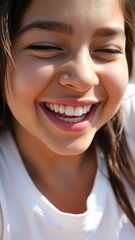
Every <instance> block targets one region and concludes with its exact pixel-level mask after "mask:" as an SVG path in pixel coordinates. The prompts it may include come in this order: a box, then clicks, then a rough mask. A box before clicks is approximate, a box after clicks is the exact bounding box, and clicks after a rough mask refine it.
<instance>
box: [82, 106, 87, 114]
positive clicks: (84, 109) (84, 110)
mask: <svg viewBox="0 0 135 240" xmlns="http://www.w3.org/2000/svg"><path fill="white" fill-rule="evenodd" d="M85 113H87V106H84V107H83V114H85Z"/></svg>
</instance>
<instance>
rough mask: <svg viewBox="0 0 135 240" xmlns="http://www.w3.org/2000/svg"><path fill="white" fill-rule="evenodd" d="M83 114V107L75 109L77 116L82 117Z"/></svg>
mask: <svg viewBox="0 0 135 240" xmlns="http://www.w3.org/2000/svg"><path fill="white" fill-rule="evenodd" d="M82 114H83V110H82V107H77V108H75V116H81V115H82Z"/></svg>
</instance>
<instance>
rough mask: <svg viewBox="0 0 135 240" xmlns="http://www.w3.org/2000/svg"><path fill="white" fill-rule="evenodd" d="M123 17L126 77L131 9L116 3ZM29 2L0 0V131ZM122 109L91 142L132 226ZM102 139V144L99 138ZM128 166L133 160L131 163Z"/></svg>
mask: <svg viewBox="0 0 135 240" xmlns="http://www.w3.org/2000/svg"><path fill="white" fill-rule="evenodd" d="M118 1H119V3H120V6H121V9H122V13H123V15H124V18H125V33H126V57H127V62H128V69H129V76H131V73H132V64H133V63H132V54H133V45H134V34H133V19H132V8H131V3H130V1H129V0H118ZM30 2H31V0H19V1H18V0H1V3H0V57H1V61H0V131H2V130H3V129H6V128H11V122H12V115H11V112H10V110H9V108H8V106H7V104H6V99H5V91H4V81H5V75H6V63H7V59H8V58H11V59H12V43H13V40H14V36H15V34H16V33H17V30H18V27H19V24H20V21H21V17H22V16H23V13H24V11H25V10H26V8H27V6H28V4H30ZM122 116H123V109H122V107H120V109H119V110H118V112H117V113H116V114H115V116H114V117H113V118H112V119H111V120H110V121H109V122H108V123H107V124H105V125H104V126H103V127H102V128H101V129H100V130H99V131H98V132H97V133H96V135H95V137H94V142H95V143H96V144H98V145H99V146H100V148H101V149H102V151H103V153H104V156H105V160H106V165H107V169H108V173H109V179H110V183H111V185H112V188H113V191H114V194H115V196H116V199H117V201H118V203H119V205H120V206H121V208H122V209H123V210H124V212H125V213H126V215H127V216H128V218H129V219H130V221H131V222H132V224H133V225H134V226H135V213H134V212H133V209H132V206H131V204H130V201H129V198H128V195H127V192H126V187H125V185H124V183H123V180H122V177H121V173H122V174H123V176H124V177H125V179H126V180H127V181H128V182H129V184H130V185H131V187H132V188H133V190H134V189H135V176H134V175H133V173H132V170H131V166H130V162H131V160H132V156H131V154H130V151H129V148H128V145H127V142H126V137H125V134H124V130H123V117H122ZM103 138H104V141H102V139H103ZM132 164H134V163H133V161H132Z"/></svg>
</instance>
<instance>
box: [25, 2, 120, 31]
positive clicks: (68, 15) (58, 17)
mask: <svg viewBox="0 0 135 240" xmlns="http://www.w3.org/2000/svg"><path fill="white" fill-rule="evenodd" d="M35 20H46V21H50V20H51V21H58V22H68V23H71V25H74V23H75V24H76V23H77V24H78V25H79V26H83V25H84V24H85V25H86V24H91V26H92V25H93V24H97V23H99V24H100V23H101V22H102V23H105V22H106V23H109V22H111V21H115V22H119V23H120V24H124V23H123V22H124V19H123V14H122V11H121V8H120V4H119V0H33V1H31V3H30V5H29V6H28V8H27V9H26V11H25V13H24V15H23V18H22V21H21V26H22V27H24V26H25V25H27V24H30V23H31V22H32V21H35Z"/></svg>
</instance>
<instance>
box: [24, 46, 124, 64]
mask: <svg viewBox="0 0 135 240" xmlns="http://www.w3.org/2000/svg"><path fill="white" fill-rule="evenodd" d="M26 49H28V50H31V51H33V52H34V54H33V55H34V56H35V57H39V58H44V59H49V58H50V59H51V58H55V57H58V56H59V55H62V54H63V53H64V54H65V50H64V49H63V48H61V47H59V46H53V45H42V44H33V45H29V46H27V47H26ZM121 53H122V52H121V51H120V50H119V49H115V48H114V49H113V48H98V49H95V50H93V51H92V52H90V54H91V56H92V57H94V58H95V59H97V60H100V61H102V60H103V61H112V60H114V59H115V58H116V57H117V56H118V54H121Z"/></svg>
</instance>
